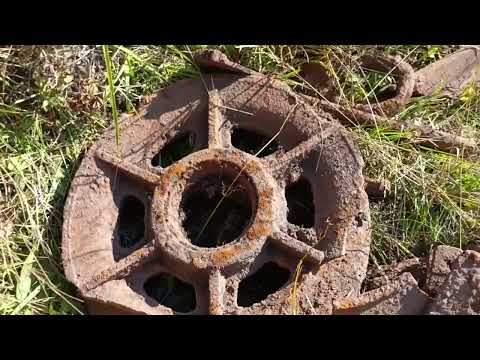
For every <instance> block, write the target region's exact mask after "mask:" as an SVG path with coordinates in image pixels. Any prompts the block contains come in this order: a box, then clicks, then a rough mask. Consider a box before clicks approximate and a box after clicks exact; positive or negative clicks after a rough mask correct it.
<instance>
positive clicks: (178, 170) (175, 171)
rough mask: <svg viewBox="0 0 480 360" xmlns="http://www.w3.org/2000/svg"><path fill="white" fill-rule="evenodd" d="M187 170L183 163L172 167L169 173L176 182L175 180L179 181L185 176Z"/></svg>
mask: <svg viewBox="0 0 480 360" xmlns="http://www.w3.org/2000/svg"><path fill="white" fill-rule="evenodd" d="M186 169H187V168H186V167H185V165H183V164H181V163H177V164H174V165H172V168H171V169H170V171H169V172H168V175H169V177H170V178H171V179H172V180H174V178H177V179H179V178H181V177H182V176H183V174H184V173H185V171H186Z"/></svg>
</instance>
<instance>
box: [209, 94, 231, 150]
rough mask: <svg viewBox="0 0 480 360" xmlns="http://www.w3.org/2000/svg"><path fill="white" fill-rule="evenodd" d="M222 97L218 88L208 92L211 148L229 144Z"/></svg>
mask: <svg viewBox="0 0 480 360" xmlns="http://www.w3.org/2000/svg"><path fill="white" fill-rule="evenodd" d="M222 107H223V106H222V99H221V98H220V95H219V93H218V90H216V89H214V90H211V91H209V92H208V147H209V148H210V149H214V148H221V147H227V146H228V145H229V142H230V141H229V140H230V137H229V132H228V131H227V130H228V129H226V127H225V126H224V125H225V124H224V122H225V119H224V117H223V115H222V111H221V108H222Z"/></svg>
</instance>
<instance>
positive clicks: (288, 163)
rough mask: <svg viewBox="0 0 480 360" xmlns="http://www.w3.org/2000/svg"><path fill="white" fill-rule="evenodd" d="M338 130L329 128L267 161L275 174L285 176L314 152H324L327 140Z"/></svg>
mask: <svg viewBox="0 0 480 360" xmlns="http://www.w3.org/2000/svg"><path fill="white" fill-rule="evenodd" d="M336 131H337V129H336V128H335V127H333V126H331V127H328V128H327V129H325V130H323V131H322V132H321V133H319V134H316V135H314V136H312V137H310V138H309V139H307V140H305V141H303V142H301V143H300V144H298V145H297V146H296V147H294V148H293V149H291V150H290V151H287V152H286V153H284V154H281V155H280V156H277V157H270V158H268V159H265V161H266V162H267V164H268V166H269V167H270V168H271V169H272V170H273V172H274V173H280V174H284V173H286V170H288V169H291V168H292V167H294V166H295V165H298V164H299V163H300V162H301V161H302V160H304V159H306V158H307V157H308V156H309V155H310V154H311V153H312V152H314V151H318V150H320V152H321V150H322V148H323V146H324V142H325V140H326V139H328V138H329V137H331V136H332V135H334V134H335V133H336Z"/></svg>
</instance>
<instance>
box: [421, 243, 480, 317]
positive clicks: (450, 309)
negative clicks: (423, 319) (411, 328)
mask: <svg viewBox="0 0 480 360" xmlns="http://www.w3.org/2000/svg"><path fill="white" fill-rule="evenodd" d="M428 314H431V315H480V253H478V252H476V251H470V250H467V251H465V253H464V254H462V255H460V256H459V257H458V258H457V260H456V261H455V264H454V265H453V267H452V271H451V272H450V273H449V274H448V276H447V278H446V280H445V282H444V283H443V285H442V287H441V288H440V290H439V294H438V296H437V297H436V298H435V300H434V301H433V303H432V304H431V305H430V306H429V309H428Z"/></svg>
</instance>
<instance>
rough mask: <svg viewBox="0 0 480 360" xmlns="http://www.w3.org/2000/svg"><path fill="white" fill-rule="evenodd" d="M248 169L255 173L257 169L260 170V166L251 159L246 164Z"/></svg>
mask: <svg viewBox="0 0 480 360" xmlns="http://www.w3.org/2000/svg"><path fill="white" fill-rule="evenodd" d="M246 170H247V171H248V172H252V173H255V172H257V171H260V167H259V166H258V164H257V163H256V162H254V161H249V162H248V163H247V166H246Z"/></svg>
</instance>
